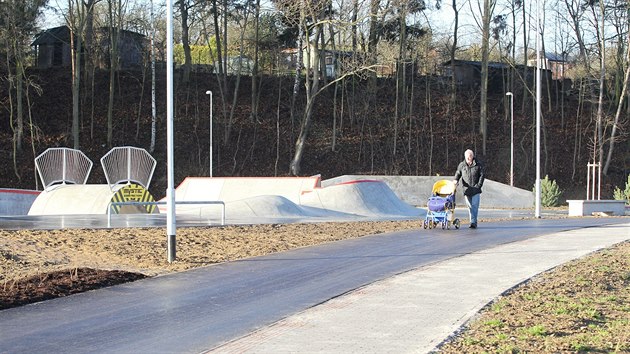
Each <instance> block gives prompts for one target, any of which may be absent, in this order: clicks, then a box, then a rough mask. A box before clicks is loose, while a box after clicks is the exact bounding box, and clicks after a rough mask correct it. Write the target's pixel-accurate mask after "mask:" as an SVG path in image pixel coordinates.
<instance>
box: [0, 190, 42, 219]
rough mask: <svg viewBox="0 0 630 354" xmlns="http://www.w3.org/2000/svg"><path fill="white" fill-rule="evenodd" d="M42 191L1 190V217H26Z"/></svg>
mask: <svg viewBox="0 0 630 354" xmlns="http://www.w3.org/2000/svg"><path fill="white" fill-rule="evenodd" d="M39 193H40V191H34V190H28V189H7V188H1V189H0V215H6V216H8V215H26V214H28V211H29V209H30V208H31V205H33V202H34V201H35V199H36V198H37V196H38V195H39Z"/></svg>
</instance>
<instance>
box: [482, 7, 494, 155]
mask: <svg viewBox="0 0 630 354" xmlns="http://www.w3.org/2000/svg"><path fill="white" fill-rule="evenodd" d="M483 9H484V10H483V19H482V21H483V33H482V38H481V103H480V104H481V107H480V112H479V132H480V133H481V137H482V150H483V154H484V155H486V142H487V140H488V61H489V55H490V49H489V48H490V21H491V19H492V12H493V9H494V3H493V2H492V0H484V2H483Z"/></svg>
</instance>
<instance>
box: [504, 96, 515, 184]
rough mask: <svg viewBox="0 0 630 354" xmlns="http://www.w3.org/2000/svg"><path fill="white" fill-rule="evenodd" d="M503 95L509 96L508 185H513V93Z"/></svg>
mask: <svg viewBox="0 0 630 354" xmlns="http://www.w3.org/2000/svg"><path fill="white" fill-rule="evenodd" d="M505 95H506V96H510V186H512V187H514V95H513V94H512V92H508V93H506V94H505Z"/></svg>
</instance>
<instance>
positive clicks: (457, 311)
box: [211, 224, 630, 353]
mask: <svg viewBox="0 0 630 354" xmlns="http://www.w3.org/2000/svg"><path fill="white" fill-rule="evenodd" d="M627 240H630V224H617V225H609V226H602V227H592V228H584V229H578V230H572V231H566V232H561V233H557V234H550V235H546V236H541V237H537V238H533V239H528V240H525V241H520V242H514V243H510V244H506V245H502V246H498V247H495V248H492V249H489V250H485V251H481V252H476V253H472V254H468V255H464V256H461V257H458V258H454V259H450V260H447V261H444V262H439V263H437V264H434V265H431V266H427V267H422V268H420V269H417V270H414V271H410V272H406V273H403V274H400V275H398V276H395V277H392V278H388V279H385V280H383V281H380V282H376V283H374V284H371V285H368V286H366V287H363V288H360V289H357V290H355V291H352V292H350V293H348V294H346V295H344V296H340V297H338V298H335V299H332V300H330V301H327V302H326V303H324V304H321V305H319V306H316V307H313V308H310V309H308V310H306V311H303V312H301V313H298V314H296V315H293V316H290V317H288V318H285V319H284V320H281V321H279V322H277V323H275V324H273V325H271V326H268V327H265V328H262V329H260V330H258V331H256V332H253V333H251V334H249V335H247V336H245V337H243V338H240V339H238V340H235V341H232V342H230V343H227V344H226V345H223V346H221V347H219V348H215V349H214V350H213V351H211V352H213V353H214V352H215V353H298V352H299V353H426V352H430V351H431V350H433V349H434V348H435V347H436V346H437V345H439V344H440V343H442V342H443V341H444V340H446V339H447V338H448V337H449V336H450V335H451V334H452V333H454V332H455V331H457V330H458V329H459V328H460V327H461V326H462V325H463V324H465V323H466V322H467V321H468V320H469V319H470V318H471V317H473V316H474V315H475V314H476V313H477V312H478V311H479V310H480V309H481V308H482V307H484V306H485V305H486V304H488V303H489V302H491V301H492V300H493V299H495V298H496V297H497V296H499V295H500V294H501V293H503V292H504V291H506V290H508V289H510V288H511V287H514V286H515V285H517V284H519V283H521V282H523V281H525V280H527V279H529V278H531V277H532V276H534V275H536V274H539V273H541V272H544V271H546V270H548V269H550V268H553V267H556V266H558V265H560V264H563V263H566V262H568V261H570V260H573V259H576V258H580V257H582V256H584V255H587V254H589V253H591V252H594V251H597V250H599V249H602V248H606V247H610V246H611V245H614V244H616V243H619V242H623V241H627Z"/></svg>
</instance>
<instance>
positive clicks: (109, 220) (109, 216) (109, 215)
mask: <svg viewBox="0 0 630 354" xmlns="http://www.w3.org/2000/svg"><path fill="white" fill-rule="evenodd" d="M178 204H180V205H182V204H183V205H191V204H192V205H195V204H197V205H204V204H212V205H221V206H222V208H221V225H222V226H223V225H225V202H222V201H216V200H213V201H175V206H177V205H178ZM123 205H166V202H110V203H109V204H108V205H107V227H108V228H109V227H112V226H111V225H112V207H113V206H123Z"/></svg>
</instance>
